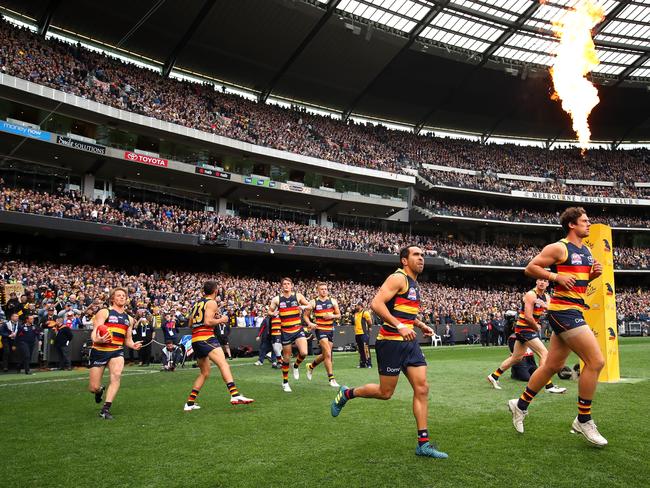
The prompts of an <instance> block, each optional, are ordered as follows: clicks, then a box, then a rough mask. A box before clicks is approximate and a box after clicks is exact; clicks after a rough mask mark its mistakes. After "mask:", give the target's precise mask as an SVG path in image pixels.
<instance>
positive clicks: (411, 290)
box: [407, 287, 418, 300]
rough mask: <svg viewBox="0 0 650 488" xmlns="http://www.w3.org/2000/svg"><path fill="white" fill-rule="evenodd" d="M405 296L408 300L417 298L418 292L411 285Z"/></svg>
mask: <svg viewBox="0 0 650 488" xmlns="http://www.w3.org/2000/svg"><path fill="white" fill-rule="evenodd" d="M407 298H408V299H409V300H417V298H418V294H417V292H416V291H415V288H413V287H411V288H409V294H408V296H407Z"/></svg>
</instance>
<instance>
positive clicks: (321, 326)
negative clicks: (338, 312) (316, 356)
mask: <svg viewBox="0 0 650 488" xmlns="http://www.w3.org/2000/svg"><path fill="white" fill-rule="evenodd" d="M314 305H315V306H314V318H315V319H316V320H315V321H316V328H317V329H318V330H322V331H325V332H329V331H331V330H332V329H333V327H334V319H326V318H323V315H325V314H328V313H331V314H333V313H334V304H333V303H332V299H331V298H330V297H327V298H326V299H325V300H319V299H318V298H316V299H315V300H314Z"/></svg>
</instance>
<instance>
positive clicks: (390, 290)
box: [370, 273, 415, 341]
mask: <svg viewBox="0 0 650 488" xmlns="http://www.w3.org/2000/svg"><path fill="white" fill-rule="evenodd" d="M404 288H405V277H404V276H403V275H399V274H397V273H395V274H392V275H390V276H389V277H388V278H386V281H384V284H383V285H381V288H380V289H379V291H378V292H377V294H376V295H375V297H374V298H373V299H372V303H371V304H370V308H372V310H373V312H375V313H376V314H377V315H379V317H380V318H381V319H382V320H383V321H384V322H386V323H387V324H389V325H392V326H393V327H395V328H396V329H397V331H398V332H399V333H400V335H401V336H402V337H403V338H404V339H405V340H408V341H411V340H413V339H415V332H414V331H413V330H411V329H409V328H408V327H407V326H405V325H404V324H402V323H401V322H400V321H399V319H398V318H397V317H395V316H393V315H391V313H390V312H389V311H388V307H387V306H386V303H388V302H389V301H390V300H392V299H393V297H395V296H396V295H399V293H400V292H401V291H402V290H404Z"/></svg>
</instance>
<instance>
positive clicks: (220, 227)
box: [0, 188, 650, 269]
mask: <svg viewBox="0 0 650 488" xmlns="http://www.w3.org/2000/svg"><path fill="white" fill-rule="evenodd" d="M0 195H1V199H0V211H1V210H8V211H14V212H23V213H33V214H39V215H46V216H52V217H59V218H68V219H75V220H85V221H89V222H97V223H103V224H112V225H119V226H124V227H133V228H141V229H149V230H157V231H163V232H176V233H182V234H197V235H201V236H203V237H204V238H206V239H208V240H216V239H238V240H244V241H252V242H261V243H272V244H280V245H287V246H306V247H317V248H325V249H338V250H345V251H353V252H363V253H371V254H397V253H398V252H399V249H400V248H401V247H403V246H404V245H405V244H417V245H419V246H420V247H422V248H423V249H424V251H425V253H426V254H427V255H429V256H439V257H443V258H448V259H450V260H452V261H455V262H457V263H460V264H481V265H501V266H525V265H526V264H527V263H528V262H529V261H530V259H531V258H532V257H533V256H534V255H535V254H536V253H538V252H539V250H540V249H539V248H537V247H535V246H531V245H529V244H523V243H522V244H512V243H511V242H509V241H508V239H506V238H505V237H504V238H503V242H499V243H495V244H490V243H474V242H464V241H461V240H458V239H452V238H448V237H428V236H414V235H409V234H398V233H393V232H380V231H369V230H363V229H351V228H342V227H341V228H327V227H320V226H309V225H304V224H297V223H294V222H289V221H282V220H274V219H259V218H247V219H243V218H240V217H235V216H230V215H219V214H217V213H215V212H208V211H199V210H186V209H183V208H181V207H177V206H172V205H160V204H157V203H151V202H150V203H138V202H128V201H123V200H115V201H113V200H106V201H104V202H101V201H100V200H97V201H90V200H87V199H86V198H85V197H82V196H79V195H78V194H77V193H76V192H74V191H72V192H71V191H61V192H59V193H54V194H50V193H39V192H35V191H32V190H26V189H11V188H3V189H2V190H1V191H0ZM615 254H616V265H617V267H623V268H633V269H648V268H650V255H649V254H650V253H648V252H647V250H644V249H638V248H616V249H615Z"/></svg>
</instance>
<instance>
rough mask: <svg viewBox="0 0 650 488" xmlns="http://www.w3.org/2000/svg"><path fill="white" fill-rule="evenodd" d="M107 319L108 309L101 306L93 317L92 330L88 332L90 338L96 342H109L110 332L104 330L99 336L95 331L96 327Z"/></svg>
mask: <svg viewBox="0 0 650 488" xmlns="http://www.w3.org/2000/svg"><path fill="white" fill-rule="evenodd" d="M106 319H108V309H107V308H102V309H101V310H100V311H99V312H97V313H96V314H95V316H94V317H93V331H92V332H91V333H90V340H91V341H93V342H97V343H102V344H106V343H108V342H111V333H110V332H106V334H104V335H103V336H100V335H99V334H98V332H97V328H98V327H99V326H100V325H104V324H105V323H106Z"/></svg>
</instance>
